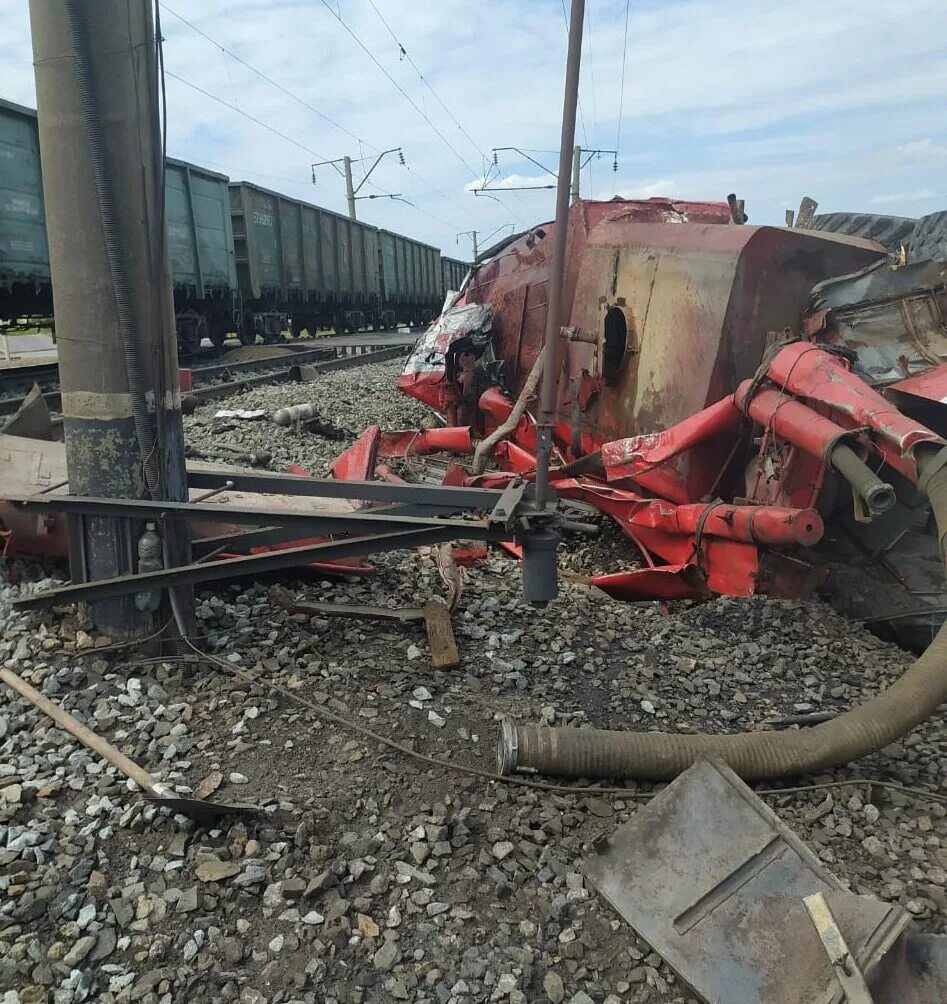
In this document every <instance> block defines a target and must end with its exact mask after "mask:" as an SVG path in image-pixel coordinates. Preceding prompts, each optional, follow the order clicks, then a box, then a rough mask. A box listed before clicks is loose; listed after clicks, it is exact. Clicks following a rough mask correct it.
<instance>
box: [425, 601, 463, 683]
mask: <svg viewBox="0 0 947 1004" xmlns="http://www.w3.org/2000/svg"><path fill="white" fill-rule="evenodd" d="M424 626H425V627H426V628H427V640H428V645H429V646H430V648H431V664H432V665H433V666H434V668H435V669H454V668H455V667H457V666H459V665H460V653H459V652H458V651H457V642H456V641H455V640H454V627H453V625H452V624H451V620H450V611H449V610H448V609H447V606H446V605H445V604H444V603H442V602H441V601H440V600H429V601H428V602H427V603H426V604H425V605H424Z"/></svg>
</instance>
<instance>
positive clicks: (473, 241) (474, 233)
mask: <svg viewBox="0 0 947 1004" xmlns="http://www.w3.org/2000/svg"><path fill="white" fill-rule="evenodd" d="M477 233H478V231H476V230H464V231H462V232H461V233H459V234H458V235H457V237H456V240H458V241H459V240H460V238H461V237H469V238H470V243H471V244H473V258H472V259H471V260H472V261H476V260H477V252H478V250H479V249H478V247H477Z"/></svg>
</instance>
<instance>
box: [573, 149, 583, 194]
mask: <svg viewBox="0 0 947 1004" xmlns="http://www.w3.org/2000/svg"><path fill="white" fill-rule="evenodd" d="M581 176H582V147H581V146H576V147H573V148H572V201H573V202H575V201H576V200H577V199H578V198H579V179H580V178H581Z"/></svg>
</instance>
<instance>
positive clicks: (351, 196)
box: [342, 157, 355, 220]
mask: <svg viewBox="0 0 947 1004" xmlns="http://www.w3.org/2000/svg"><path fill="white" fill-rule="evenodd" d="M342 160H343V162H344V164H345V201H346V202H347V203H348V206H349V219H350V220H354V219H355V189H354V188H353V187H352V158H351V157H343V158H342Z"/></svg>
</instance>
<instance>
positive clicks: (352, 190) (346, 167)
mask: <svg viewBox="0 0 947 1004" xmlns="http://www.w3.org/2000/svg"><path fill="white" fill-rule="evenodd" d="M389 153H396V154H398V160H399V161H400V162H401V165H402V166H404V154H403V153H402V152H401V147H400V146H395V147H392V148H391V149H390V150H382V152H381V153H380V154H379V155H378V156H377V157H376V158H375V163H374V164H372V166H371V167H370V168H369V169H368V170H367V171H366V172H365V174H364V175H363V176H362V180H361V181H360V182H359V183H358V184H357V185H356V184H355V183H354V182H353V180H352V158H351V157H349V156H345V157H336V158H335V160H320V161H318V162H317V163H315V164H313V165H312V183H313V184H315V183H316V168H317V167H334V168H335V169H336V171H338V170H339V164H341V165H342V170H341V171H340V172H339V173H340V174H342V176H343V177H344V178H345V201H346V203H347V204H348V207H349V219H350V220H354V219H356V218H357V217H356V215H355V203H356V201H357V200H358V199H398V200H399V201H400V202H408V200H407V199H405V198H402V196H401V193H400V192H396V193H395V194H389V193H388V192H385V193H383V194H381V195H359V194H358V193H359V191H360V190H361V188H362V186H363V185H364V184H365V182H366V181H368V179H369V178H370V177H371V174H372V171H374V170H375V168H376V167H378V165H379V164H380V163H381V160H382V158H383V157H387V156H388V154H389ZM408 205H411V203H410V202H409V203H408Z"/></svg>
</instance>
